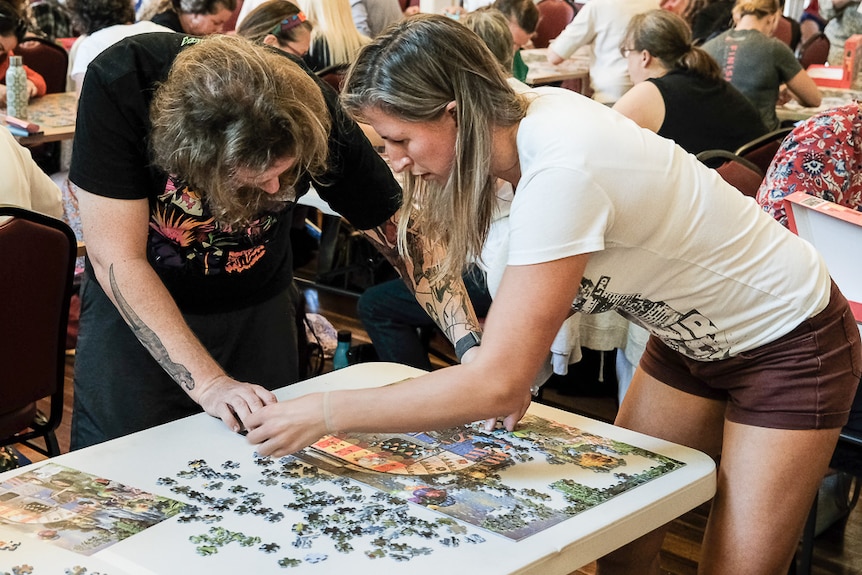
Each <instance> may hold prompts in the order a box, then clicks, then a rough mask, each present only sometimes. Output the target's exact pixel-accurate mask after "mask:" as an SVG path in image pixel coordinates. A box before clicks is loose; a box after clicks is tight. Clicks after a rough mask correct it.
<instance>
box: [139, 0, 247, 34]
mask: <svg viewBox="0 0 862 575" xmlns="http://www.w3.org/2000/svg"><path fill="white" fill-rule="evenodd" d="M235 8H236V0H160V1H158V2H155V3H154V4H153V6H152V8H149V9H147V12H148V13H150V14H154V15H153V16H152V17H148V16H146V15H142V16H141V18H140V20H152V21H153V22H155V23H156V24H158V25H160V26H164V27H166V28H170V29H171V30H173V31H174V32H180V33H182V34H197V35H199V36H206V35H207V34H220V33H221V32H224V25H225V23H227V21H228V20H230V17H231V14H233V11H234V9H235Z"/></svg>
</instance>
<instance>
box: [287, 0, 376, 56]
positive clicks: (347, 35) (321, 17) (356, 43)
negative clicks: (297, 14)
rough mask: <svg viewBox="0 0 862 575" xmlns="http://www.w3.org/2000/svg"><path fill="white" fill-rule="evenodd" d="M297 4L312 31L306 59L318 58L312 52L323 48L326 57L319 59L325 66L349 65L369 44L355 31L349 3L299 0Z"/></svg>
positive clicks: (325, 0) (338, 0) (328, 0)
mask: <svg viewBox="0 0 862 575" xmlns="http://www.w3.org/2000/svg"><path fill="white" fill-rule="evenodd" d="M298 4H299V7H300V9H301V10H302V11H303V12H305V15H306V16H308V19H309V21H311V24H312V26H313V27H314V28H313V29H312V31H311V50H310V51H309V55H311V56H314V57H319V56H317V55H316V54H315V53H314V52H315V50H319V49H320V48H321V47H325V48H326V51H327V56H326V57H324V58H320V59H321V60H325V61H326V62H328V65H330V66H333V65H337V64H349V63H350V62H352V61H353V59H354V58H355V57H356V54H357V53H358V52H359V49H360V48H362V46H364V45H365V44H367V43H368V42H369V38H368V37H367V36H363V35H362V34H360V33H359V30H357V29H356V24H354V23H353V17H352V16H351V12H350V2H348V0H298ZM320 40H323V42H322V43H321V42H320Z"/></svg>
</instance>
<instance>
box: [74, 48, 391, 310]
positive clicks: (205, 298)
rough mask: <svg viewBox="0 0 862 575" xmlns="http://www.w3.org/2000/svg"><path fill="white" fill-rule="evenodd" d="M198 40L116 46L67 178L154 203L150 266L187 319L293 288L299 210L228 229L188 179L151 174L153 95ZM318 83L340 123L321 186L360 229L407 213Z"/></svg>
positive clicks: (95, 80) (97, 72)
mask: <svg viewBox="0 0 862 575" xmlns="http://www.w3.org/2000/svg"><path fill="white" fill-rule="evenodd" d="M198 41H199V39H197V38H193V37H190V36H185V35H183V34H171V33H151V34H141V35H138V36H133V37H131V38H127V39H125V40H122V41H121V42H119V43H117V44H115V45H114V46H112V47H111V48H109V49H107V50H106V51H105V52H103V53H102V54H100V55H99V56H98V57H97V58H96V59H95V60H94V61H93V62H92V63H91V64H90V66H89V68H88V71H87V75H86V77H85V80H84V86H83V89H82V93H81V98H80V102H79V105H78V121H77V126H76V130H75V144H74V148H73V153H72V165H71V169H70V173H69V178H70V179H71V180H72V181H73V182H74V183H75V184H76V185H77V186H79V187H80V188H81V189H83V190H86V191H88V192H91V193H94V194H97V195H100V196H105V197H110V198H117V199H130V200H138V199H144V198H147V199H148V200H149V203H150V222H149V223H150V226H149V236H148V241H147V257H148V259H149V262H150V264H151V265H152V266H153V268H154V269H155V270H156V272H157V273H158V274H159V277H160V278H161V279H162V281H163V282H164V284H165V286H166V287H167V288H168V290H169V291H170V293H171V295H172V296H173V297H174V299H175V301H176V302H177V305H178V306H179V307H180V309H181V310H182V311H184V312H190V313H207V312H216V311H224V310H229V309H237V308H242V307H246V306H248V305H253V304H255V303H258V302H260V301H264V300H266V299H268V298H270V297H273V296H274V295H276V294H277V293H279V292H280V291H282V290H284V289H285V288H286V287H287V286H288V285H289V284H290V282H291V281H292V279H293V276H292V261H291V250H290V237H289V234H290V221H291V215H292V209H291V208H289V207H288V208H285V209H282V210H281V211H279V212H268V213H264V214H261V216H260V218H259V219H258V220H256V221H255V222H253V223H252V224H251V225H250V226H248V227H247V228H246V229H242V230H230V229H224V228H223V227H221V226H220V225H219V224H217V223H216V222H215V221H214V220H213V219H212V218H211V217H210V213H209V209H208V207H207V205H206V202H205V201H204V200H203V199H202V194H198V193H197V192H196V191H195V190H190V189H189V188H188V187H187V186H186V185H185V184H183V182H182V180H181V177H182V175H181V174H180V175H179V177H178V178H173V177H170V178H169V177H168V174H165V173H164V172H162V171H161V170H159V169H157V168H155V167H154V166H153V165H152V163H151V158H150V153H149V133H150V128H151V124H150V118H149V107H150V102H151V101H152V97H153V93H154V91H155V88H156V85H157V84H158V82H161V81H163V80H164V79H165V78H166V77H167V74H168V71H169V70H170V67H171V65H172V63H173V61H174V58H175V57H176V55H177V54H178V53H179V52H180V50H182V49H183V48H184V47H185V46H188V45H190V44H194V43H196V42H198ZM204 41H205V40H204ZM285 57H289V56H287V55H285ZM289 58H290V57H289ZM290 59H291V60H292V61H294V62H298V60H297V59H295V58H290ZM300 65H301V64H300ZM303 69H304V70H306V72H307V73H308V74H309V75H310V76H312V77H314V75H313V74H312V73H311V72H310V71H308V70H307V68H305V67H304V66H303ZM318 84H319V85H320V86H321V90H322V92H323V94H324V96H325V100H326V103H327V107H328V108H329V111H330V113H331V115H332V119H333V121H332V132H331V134H330V146H329V147H330V158H329V162H330V168H329V171H328V172H327V173H326V174H325V175H324V176H323V177H322V178H320V179H319V180H320V181H319V182H317V183H316V184H315V187H316V189H317V191H318V192H319V194H320V196H321V197H322V198H323V199H324V200H326V201H327V202H328V203H329V204H330V206H331V207H332V208H333V209H334V210H336V211H337V212H338V213H340V214H342V215H343V216H344V217H345V218H347V219H348V220H349V221H350V222H351V223H352V224H353V225H354V226H356V227H358V228H360V229H368V228H372V227H375V226H378V225H380V224H382V223H383V222H384V221H386V219H387V218H389V217H390V216H392V215H393V214H394V213H395V211H396V210H397V209H398V207H399V206H400V202H401V188H400V187H399V185H398V183H397V182H396V181H395V179H394V178H393V176H392V172H391V171H390V170H389V167H388V166H387V165H386V163H385V162H384V161H383V160H382V159H381V158H380V156H379V154H377V152H375V151H374V149H373V147H372V146H371V144H370V143H369V142H368V140H367V139H366V138H365V135H364V134H363V133H362V131H361V130H360V129H359V127H358V126H357V125H356V124H355V122H353V121H352V120H350V119H349V118H348V117H347V116H346V114H345V113H344V111H343V110H342V109H341V108H340V106H339V104H338V97H337V95H336V94H335V92H334V91H333V90H332V89H331V88H330V87H329V86H327V85H325V84H323V83H322V82H320V81H318ZM309 183H310V182H309V180H308V179H307V178H306V179H305V180H303V181H302V182H301V184H300V185H299V186H297V193H298V194H299V195H302V194H304V193H305V192H307V191H308V187H309Z"/></svg>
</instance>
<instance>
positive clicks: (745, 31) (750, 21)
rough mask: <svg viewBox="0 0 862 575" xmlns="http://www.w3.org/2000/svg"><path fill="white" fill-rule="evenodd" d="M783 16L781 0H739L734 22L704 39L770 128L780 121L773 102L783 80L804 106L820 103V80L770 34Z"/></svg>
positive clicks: (710, 50) (719, 63) (726, 73)
mask: <svg viewBox="0 0 862 575" xmlns="http://www.w3.org/2000/svg"><path fill="white" fill-rule="evenodd" d="M780 19H781V6H780V4H779V2H778V0H737V1H736V4H735V5H734V6H733V20H734V22H735V26H734V27H733V28H732V29H730V30H728V31H726V32H724V33H722V34H720V35H719V36H716V37H715V38H713V39H712V40H710V41H709V42H707V43H706V44H704V45H703V49H704V50H706V51H707V52H708V53H709V55H710V56H712V57H713V58H715V61H716V62H718V65H719V67H720V68H721V70H722V73H723V74H724V79H725V80H727V81H728V82H730V83H731V84H733V85H734V86H736V88H737V89H739V91H740V92H742V93H743V94H744V95H745V97H746V98H748V99H749V100H750V101H751V103H752V104H754V107H755V108H757V111H758V112H759V113H760V117H761V119H762V120H763V123H764V124H766V127H767V129H769V130H775V129H777V128H778V127H779V121H778V115H777V114H776V113H775V106H776V104H777V103H778V101H779V97H780V95H779V90H780V89H781V87H782V85H784V84H786V85H787V90H788V91H789V92H790V94H792V95H793V96H794V97H795V98H796V99H797V100H799V103H800V104H802V105H803V106H819V105H820V99H821V98H820V90H819V89H818V88H817V84H815V83H814V80H812V79H811V77H810V76H809V75H808V73H807V72H805V70H803V69H802V65H801V64H800V63H799V60H797V59H796V56H794V55H793V51H792V50H791V49H790V47H789V46H788V45H787V44H785V43H784V42H782V41H781V40H779V39H778V38H773V37H772V33H773V32H774V31H775V27H776V26H777V25H778V21H779V20H780Z"/></svg>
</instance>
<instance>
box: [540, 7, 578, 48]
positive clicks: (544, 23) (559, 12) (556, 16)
mask: <svg viewBox="0 0 862 575" xmlns="http://www.w3.org/2000/svg"><path fill="white" fill-rule="evenodd" d="M536 8H538V9H539V25H538V26H537V27H536V35H535V36H533V46H535V47H536V48H547V47H548V45H549V44H550V43H551V40H553V39H554V38H556V37H557V36H559V35H560V32H562V31H563V28H565V27H566V26H568V25H569V22H571V21H572V19H573V18H574V17H575V13H576V12H577V11H576V10H575V7H574V6H573V5H572V4H569V3H568V2H566V1H565V0H541V2H539V3H538V4H536Z"/></svg>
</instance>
